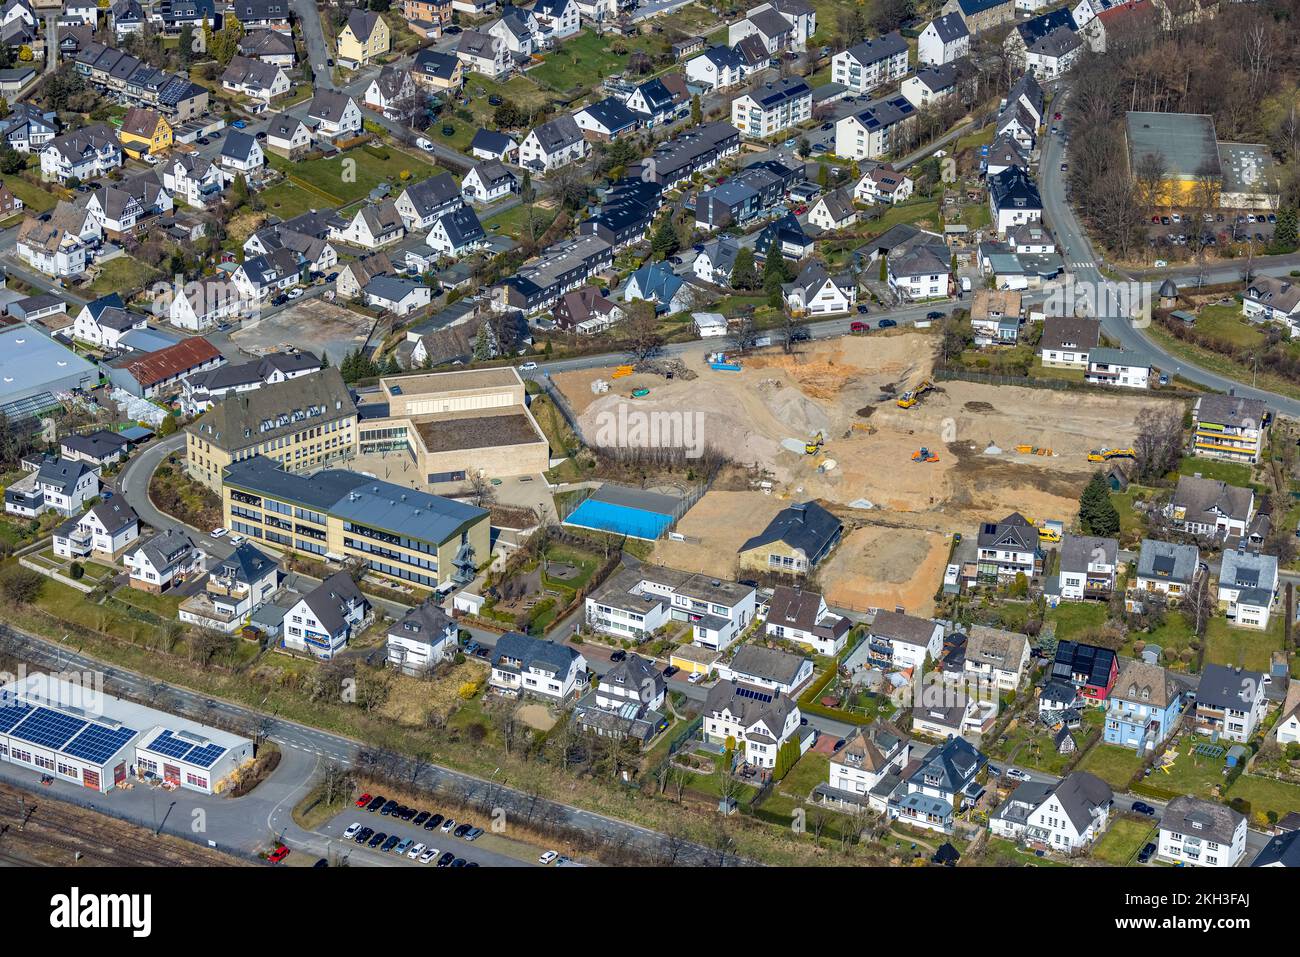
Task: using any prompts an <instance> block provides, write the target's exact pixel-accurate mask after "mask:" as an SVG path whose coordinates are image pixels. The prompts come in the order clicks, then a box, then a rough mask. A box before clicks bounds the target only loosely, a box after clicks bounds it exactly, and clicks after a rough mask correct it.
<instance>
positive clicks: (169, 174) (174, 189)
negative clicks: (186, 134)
mask: <svg viewBox="0 0 1300 957" xmlns="http://www.w3.org/2000/svg"><path fill="white" fill-rule="evenodd" d="M159 178H160V179H161V180H162V184H163V189H165V190H167V192H169V193H171V194H172V196H173V198H178V199H183V200H184V201H185V203H186V205H189V206H196V207H198V208H200V209H201V208H203V207H204V206H206V205H207V203H208V200H209V199H212V198H216V197H218V196H220V194H221V191H222V190H223V189H224V188H225V185H226V178H225V176H224V175H223V174H222V172H221V170H220V169H218V168H217V167H216V166H215V165H214V164H212V163H209V162H208V161H207V160H205V159H204V158H203V157H201V156H197V155H194V154H190V153H183V154H181V155H179V156H174V157H172V158H170V159H168V161H167V162H166V163H165V164H164V165H163V166H161V167H159Z"/></svg>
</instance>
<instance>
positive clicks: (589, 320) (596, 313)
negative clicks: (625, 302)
mask: <svg viewBox="0 0 1300 957" xmlns="http://www.w3.org/2000/svg"><path fill="white" fill-rule="evenodd" d="M552 315H553V316H554V318H555V324H556V326H557V327H559V328H560V329H566V330H569V329H571V330H573V331H574V332H578V333H581V334H583V335H593V334H595V333H597V332H603V331H604V330H605V329H608V328H609V327H610V326H612V325H613V324H614V323H616V322H618V321H619V320H621V319H622V318H623V310H622V309H621V308H620V307H619V306H618V304H617V303H615V302H613V301H612V300H610V299H607V298H606V297H605V296H602V295H601V293H600V290H599V289H597V288H596V287H595V286H579V287H578V288H577V289H574V290H573V291H571V292H566V293H565V294H564V295H563V296H561V297H560V301H559V302H558V303H556V304H555V309H554V311H553V313H552Z"/></svg>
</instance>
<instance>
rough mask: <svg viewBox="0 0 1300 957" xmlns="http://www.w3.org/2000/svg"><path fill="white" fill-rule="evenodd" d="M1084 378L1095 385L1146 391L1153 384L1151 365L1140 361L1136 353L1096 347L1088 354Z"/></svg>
mask: <svg viewBox="0 0 1300 957" xmlns="http://www.w3.org/2000/svg"><path fill="white" fill-rule="evenodd" d="M1083 378H1084V381H1085V382H1091V383H1092V384H1093V385H1114V386H1121V387H1123V388H1127V389H1145V388H1148V387H1149V385H1150V382H1151V365H1150V363H1148V362H1144V361H1142V360H1141V359H1139V358H1138V355H1137V353H1135V352H1128V351H1126V350H1124V349H1111V348H1107V347H1102V346H1094V347H1093V348H1092V349H1091V350H1090V351H1089V353H1088V368H1087V370H1086V371H1085V372H1084V374H1083Z"/></svg>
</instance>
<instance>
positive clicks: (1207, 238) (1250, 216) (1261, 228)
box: [1147, 210, 1277, 247]
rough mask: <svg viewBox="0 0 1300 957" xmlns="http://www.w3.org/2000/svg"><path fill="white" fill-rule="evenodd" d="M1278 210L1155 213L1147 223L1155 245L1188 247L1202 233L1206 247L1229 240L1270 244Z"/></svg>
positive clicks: (1151, 242) (1218, 244)
mask: <svg viewBox="0 0 1300 957" xmlns="http://www.w3.org/2000/svg"><path fill="white" fill-rule="evenodd" d="M1276 223H1277V215H1276V214H1275V213H1238V212H1233V211H1231V210H1228V211H1226V212H1225V211H1221V212H1217V213H1204V214H1202V216H1201V220H1200V222H1199V223H1198V222H1197V221H1196V216H1195V215H1193V214H1186V213H1153V214H1151V216H1150V220H1149V222H1148V240H1147V241H1148V244H1149V245H1151V246H1153V247H1161V246H1186V245H1187V243H1188V241H1189V240H1194V239H1195V237H1196V236H1197V235H1198V234H1199V235H1200V236H1201V237H1202V241H1203V242H1204V243H1205V244H1206V245H1207V246H1223V245H1227V244H1229V243H1234V242H1236V243H1246V242H1251V241H1253V242H1255V243H1257V244H1261V243H1269V242H1271V241H1272V239H1273V229H1274V225H1275V224H1276Z"/></svg>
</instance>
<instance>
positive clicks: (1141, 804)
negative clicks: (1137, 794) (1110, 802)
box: [1132, 801, 1156, 815]
mask: <svg viewBox="0 0 1300 957" xmlns="http://www.w3.org/2000/svg"><path fill="white" fill-rule="evenodd" d="M1132 810H1133V813H1134V814H1146V815H1154V814H1155V813H1156V809H1155V808H1153V807H1152V806H1151V805H1150V804H1148V803H1147V802H1146V801H1134V802H1133V808H1132Z"/></svg>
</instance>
